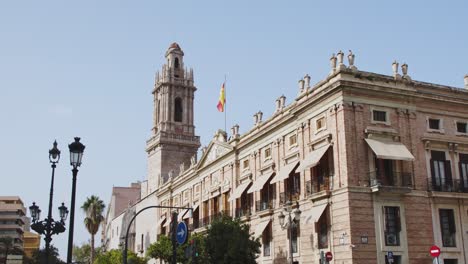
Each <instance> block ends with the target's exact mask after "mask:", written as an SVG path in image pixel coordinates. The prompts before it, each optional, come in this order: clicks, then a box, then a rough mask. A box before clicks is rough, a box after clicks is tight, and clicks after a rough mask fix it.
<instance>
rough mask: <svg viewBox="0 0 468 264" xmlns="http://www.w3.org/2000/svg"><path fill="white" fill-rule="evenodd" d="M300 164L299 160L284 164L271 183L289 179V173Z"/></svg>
mask: <svg viewBox="0 0 468 264" xmlns="http://www.w3.org/2000/svg"><path fill="white" fill-rule="evenodd" d="M298 164H299V161H296V162H292V163H289V164H287V165H285V166H283V167H282V168H281V169H280V170H279V172H278V173H277V174H276V176H275V177H274V178H273V179H272V180H271V182H270V184H273V183H276V182H279V181H282V180H285V179H287V178H288V177H289V174H290V173H291V172H292V171H293V170H294V169H295V168H296V166H297V165H298Z"/></svg>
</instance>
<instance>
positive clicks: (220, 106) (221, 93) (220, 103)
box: [217, 83, 226, 112]
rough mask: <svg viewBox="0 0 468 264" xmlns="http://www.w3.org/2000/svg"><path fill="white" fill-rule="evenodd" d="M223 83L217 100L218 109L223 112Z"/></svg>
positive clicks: (224, 99)
mask: <svg viewBox="0 0 468 264" xmlns="http://www.w3.org/2000/svg"><path fill="white" fill-rule="evenodd" d="M224 84H225V83H223V85H222V86H221V90H220V91H219V100H218V105H217V107H218V111H219V112H224V105H225V104H226V97H224Z"/></svg>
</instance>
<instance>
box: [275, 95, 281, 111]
mask: <svg viewBox="0 0 468 264" xmlns="http://www.w3.org/2000/svg"><path fill="white" fill-rule="evenodd" d="M275 106H276V109H275V112H279V111H281V100H280V99H279V98H278V99H276V101H275Z"/></svg>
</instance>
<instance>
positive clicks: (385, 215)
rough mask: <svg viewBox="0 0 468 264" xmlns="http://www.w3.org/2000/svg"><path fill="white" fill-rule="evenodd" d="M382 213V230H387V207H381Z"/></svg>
mask: <svg viewBox="0 0 468 264" xmlns="http://www.w3.org/2000/svg"><path fill="white" fill-rule="evenodd" d="M382 209H383V210H382V211H383V215H384V232H387V231H388V208H387V207H385V206H384V207H382Z"/></svg>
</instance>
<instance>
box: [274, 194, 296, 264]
mask: <svg viewBox="0 0 468 264" xmlns="http://www.w3.org/2000/svg"><path fill="white" fill-rule="evenodd" d="M296 206H297V207H298V208H296V209H294V210H293V207H292V202H291V201H288V202H286V206H285V207H284V211H285V212H286V213H287V214H286V215H285V214H284V213H283V212H280V214H279V215H278V220H279V224H280V226H281V228H282V229H287V230H288V234H289V263H291V264H293V263H294V262H293V252H292V248H293V247H292V230H293V228H297V227H298V225H299V219H300V217H301V210H299V204H298V203H297V202H296ZM286 217H287V218H288V219H287V222H285V220H286Z"/></svg>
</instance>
